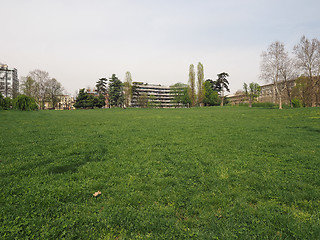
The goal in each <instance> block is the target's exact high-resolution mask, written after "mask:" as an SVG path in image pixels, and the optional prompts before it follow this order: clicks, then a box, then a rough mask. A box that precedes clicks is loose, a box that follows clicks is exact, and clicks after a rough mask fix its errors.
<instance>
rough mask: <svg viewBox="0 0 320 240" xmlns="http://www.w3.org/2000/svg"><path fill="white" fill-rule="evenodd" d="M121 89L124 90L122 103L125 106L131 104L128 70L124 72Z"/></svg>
mask: <svg viewBox="0 0 320 240" xmlns="http://www.w3.org/2000/svg"><path fill="white" fill-rule="evenodd" d="M123 91H124V99H125V100H124V103H125V106H126V107H129V106H130V105H131V98H132V76H131V73H130V72H126V78H125V81H124V84H123Z"/></svg>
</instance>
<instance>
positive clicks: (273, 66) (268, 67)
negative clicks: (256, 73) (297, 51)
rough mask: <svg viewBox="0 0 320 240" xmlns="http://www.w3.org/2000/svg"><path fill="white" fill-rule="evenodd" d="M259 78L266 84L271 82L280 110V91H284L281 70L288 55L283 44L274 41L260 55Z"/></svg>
mask: <svg viewBox="0 0 320 240" xmlns="http://www.w3.org/2000/svg"><path fill="white" fill-rule="evenodd" d="M261 57H262V62H261V76H260V77H261V78H262V79H264V80H265V81H267V82H272V84H273V86H274V89H275V92H276V95H277V97H278V99H279V109H282V91H283V89H284V86H285V85H284V84H281V82H283V76H282V73H281V70H282V69H283V67H284V66H285V62H286V60H287V58H288V53H287V52H286V51H285V48H284V44H283V43H281V42H279V41H276V42H274V43H272V44H271V45H270V46H269V47H268V49H267V51H263V52H262V54H261Z"/></svg>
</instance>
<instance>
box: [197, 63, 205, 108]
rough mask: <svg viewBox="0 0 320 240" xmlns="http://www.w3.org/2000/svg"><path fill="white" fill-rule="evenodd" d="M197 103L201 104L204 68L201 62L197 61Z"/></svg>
mask: <svg viewBox="0 0 320 240" xmlns="http://www.w3.org/2000/svg"><path fill="white" fill-rule="evenodd" d="M197 75H198V103H199V105H200V106H202V105H203V98H204V70H203V65H202V63H201V62H199V63H198V71H197Z"/></svg>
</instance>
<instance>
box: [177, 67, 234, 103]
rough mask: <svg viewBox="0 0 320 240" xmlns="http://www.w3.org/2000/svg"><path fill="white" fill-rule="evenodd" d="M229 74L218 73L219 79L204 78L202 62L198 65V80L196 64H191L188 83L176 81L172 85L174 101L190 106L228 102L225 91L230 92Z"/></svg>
mask: <svg viewBox="0 0 320 240" xmlns="http://www.w3.org/2000/svg"><path fill="white" fill-rule="evenodd" d="M227 77H229V74H228V73H226V72H222V73H219V74H217V79H216V80H212V79H206V80H204V67H203V64H202V63H201V62H199V63H198V65H197V82H196V73H195V69H194V65H193V64H190V66H189V81H188V84H183V83H176V84H174V85H172V87H173V92H174V101H175V103H177V105H184V106H189V107H195V106H219V105H220V106H223V105H224V104H226V103H228V99H227V98H226V97H225V95H224V92H225V91H227V92H230V89H229V82H228V80H227Z"/></svg>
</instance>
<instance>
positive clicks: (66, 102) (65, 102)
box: [55, 95, 76, 110]
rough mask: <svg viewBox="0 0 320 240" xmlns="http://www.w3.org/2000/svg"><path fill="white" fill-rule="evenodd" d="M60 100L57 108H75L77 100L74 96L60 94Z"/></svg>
mask: <svg viewBox="0 0 320 240" xmlns="http://www.w3.org/2000/svg"><path fill="white" fill-rule="evenodd" d="M57 97H58V98H59V99H60V101H59V102H58V104H57V106H56V108H55V109H56V110H72V109H75V108H74V107H73V104H74V103H75V102H76V101H75V99H74V97H72V96H70V95H58V96H57Z"/></svg>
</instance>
